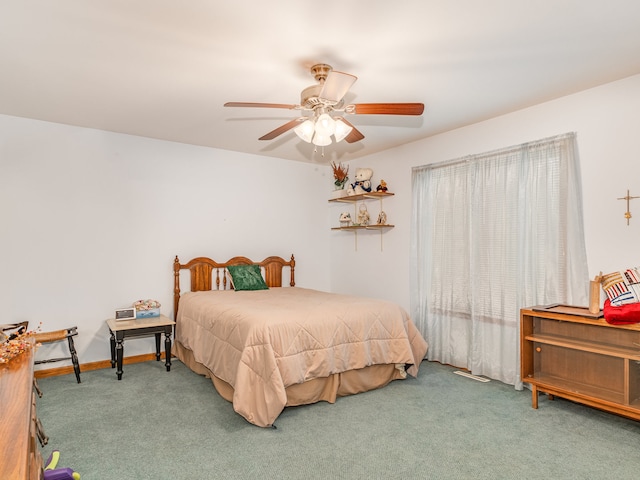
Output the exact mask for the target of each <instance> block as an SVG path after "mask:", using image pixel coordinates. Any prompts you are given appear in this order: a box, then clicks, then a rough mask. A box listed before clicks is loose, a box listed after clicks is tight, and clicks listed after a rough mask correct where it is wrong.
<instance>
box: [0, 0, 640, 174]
mask: <svg viewBox="0 0 640 480" xmlns="http://www.w3.org/2000/svg"><path fill="white" fill-rule="evenodd" d="M315 63H329V64H331V65H332V66H333V67H334V69H336V70H339V71H343V72H348V73H351V74H354V75H356V76H357V77H358V81H357V82H356V83H355V84H354V85H353V86H352V87H351V90H350V92H349V93H348V94H347V97H346V100H347V101H348V102H349V103H368V102H422V103H424V104H425V106H426V109H425V113H424V115H423V116H421V117H401V116H380V115H354V116H349V117H348V119H349V120H350V121H351V123H353V124H354V125H355V126H357V128H358V129H359V130H360V131H361V132H362V133H363V134H364V135H365V139H364V140H362V141H360V142H357V143H354V144H347V143H346V142H341V143H340V144H338V145H335V144H334V145H332V146H329V147H326V148H325V152H324V153H325V156H324V157H322V156H321V154H320V152H317V153H314V147H313V146H312V145H310V144H307V143H304V142H303V141H301V140H299V139H298V138H297V137H296V136H295V134H294V133H293V132H292V131H289V132H287V133H285V134H284V135H282V136H280V137H278V138H276V139H275V140H271V141H258V138H259V137H260V136H262V135H264V134H265V133H267V132H270V131H271V130H273V129H275V128H276V127H278V126H280V125H281V124H284V123H286V122H287V121H289V120H291V119H292V118H295V117H296V116H297V115H300V113H299V112H297V111H295V110H294V111H290V110H282V109H251V108H224V107H223V104H224V103H225V102H227V101H246V102H269V103H299V102H300V92H301V90H302V89H303V88H305V87H307V86H310V85H313V84H314V83H315V80H314V79H313V77H312V76H311V74H310V73H309V70H308V69H309V67H310V66H311V65H313V64H315ZM0 65H1V66H2V67H1V68H2V71H1V73H0V113H2V114H7V115H15V116H20V117H28V118H33V119H40V120H46V121H51V122H58V123H64V124H69V125H77V126H84V127H90V128H96V129H101V130H107V131H113V132H121V133H126V134H131V135H139V136H144V137H150V138H157V139H164V140H170V141H175V142H182V143H187V144H194V145H204V146H210V147H215V148H221V149H227V150H233V151H238V152H246V153H251V154H258V155H265V156H271V157H279V158H284V159H291V160H297V161H310V162H322V163H326V162H328V161H329V160H339V161H348V160H350V159H354V158H357V157H360V156H363V155H368V154H371V153H374V152H378V151H382V150H385V149H388V148H391V147H394V146H397V145H400V144H403V143H406V142H411V141H414V140H418V139H421V138H425V137H428V136H431V135H434V134H437V133H441V132H444V131H447V130H451V129H454V128H458V127H461V126H464V125H468V124H471V123H475V122H478V121H481V120H484V119H487V118H491V117H494V116H497V115H501V114H504V113H507V112H511V111H514V110H518V109H521V108H523V107H527V106H530V105H534V104H537V103H540V102H544V101H547V100H551V99H554V98H558V97H561V96H564V95H567V94H571V93H574V92H577V91H580V90H584V89H587V88H590V87H594V86H597V85H600V84H603V83H607V82H611V81H614V80H617V79H620V78H624V77H627V76H630V75H634V74H638V73H640V2H638V1H637V0H607V1H600V0H537V1H533V0H531V1H528V0H439V1H436V0H404V1H396V2H391V1H389V0H351V1H348V0H340V1H336V0H316V1H305V0H274V1H270V2H265V1H262V0H234V1H223V0H189V1H187V2H178V1H175V0H108V1H107V0H2V2H0Z"/></svg>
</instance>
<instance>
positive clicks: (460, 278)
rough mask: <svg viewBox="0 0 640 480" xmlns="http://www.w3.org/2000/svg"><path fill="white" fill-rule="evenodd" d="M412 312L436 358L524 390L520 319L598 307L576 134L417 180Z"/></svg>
mask: <svg viewBox="0 0 640 480" xmlns="http://www.w3.org/2000/svg"><path fill="white" fill-rule="evenodd" d="M412 182H413V207H412V209H413V211H412V232H411V309H412V315H413V318H414V321H415V322H416V323H417V325H418V328H419V329H420V331H421V332H422V334H423V335H424V337H425V339H426V340H427V341H428V342H429V351H428V353H427V358H428V359H429V360H436V361H439V362H442V363H448V364H451V365H454V366H457V367H464V368H468V369H469V370H470V371H471V372H472V373H474V374H476V375H485V376H488V377H490V378H494V379H497V380H501V381H503V382H505V383H509V384H513V385H516V388H521V387H522V383H521V379H520V366H519V354H520V352H519V350H520V348H519V320H520V319H519V310H520V308H522V307H527V306H533V305H545V304H550V303H566V304H571V305H588V285H589V273H588V269H587V261H586V249H585V243H584V228H583V222H582V193H581V187H580V185H581V178H580V168H579V159H578V149H577V144H576V137H575V134H573V133H570V134H565V135H560V136H557V137H553V138H548V139H544V140H540V141H537V142H532V143H527V144H524V145H519V146H516V147H511V148H507V149H503V150H499V151H494V152H489V153H484V154H480V155H473V156H469V157H464V158H461V159H458V160H454V161H451V162H446V163H440V164H433V165H426V166H422V167H416V168H414V169H413V172H412Z"/></svg>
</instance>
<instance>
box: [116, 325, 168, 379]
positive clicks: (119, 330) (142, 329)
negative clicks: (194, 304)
mask: <svg viewBox="0 0 640 480" xmlns="http://www.w3.org/2000/svg"><path fill="white" fill-rule="evenodd" d="M175 324H176V322H174V321H173V320H171V319H170V318H168V317H165V316H164V315H160V316H159V317H147V318H136V319H134V320H116V319H114V318H111V319H109V320H107V325H108V326H109V333H110V334H111V339H110V342H111V368H116V366H117V370H116V374H117V375H118V380H122V359H123V357H124V345H123V344H124V339H125V338H127V337H145V336H149V335H152V334H153V335H155V336H156V361H160V336H161V335H162V334H163V333H164V352H165V365H166V367H167V372H169V371H170V370H171V334H172V333H173V326H174V325H175Z"/></svg>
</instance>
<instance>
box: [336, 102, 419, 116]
mask: <svg viewBox="0 0 640 480" xmlns="http://www.w3.org/2000/svg"><path fill="white" fill-rule="evenodd" d="M345 112H347V113H352V114H356V115H422V112H424V103H356V104H353V105H347V107H346V108H345Z"/></svg>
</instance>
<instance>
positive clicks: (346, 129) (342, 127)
mask: <svg viewBox="0 0 640 480" xmlns="http://www.w3.org/2000/svg"><path fill="white" fill-rule="evenodd" d="M351 130H353V127H352V126H351V125H347V124H346V123H344V122H343V121H342V120H340V119H338V120H336V131H335V133H334V134H333V136H334V137H335V139H336V143H338V142H341V141H342V140H344V139H345V138H346V136H347V135H349V134H350V133H351Z"/></svg>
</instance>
